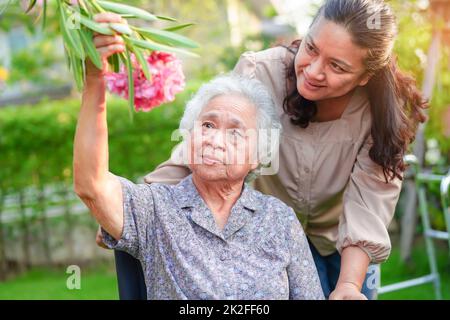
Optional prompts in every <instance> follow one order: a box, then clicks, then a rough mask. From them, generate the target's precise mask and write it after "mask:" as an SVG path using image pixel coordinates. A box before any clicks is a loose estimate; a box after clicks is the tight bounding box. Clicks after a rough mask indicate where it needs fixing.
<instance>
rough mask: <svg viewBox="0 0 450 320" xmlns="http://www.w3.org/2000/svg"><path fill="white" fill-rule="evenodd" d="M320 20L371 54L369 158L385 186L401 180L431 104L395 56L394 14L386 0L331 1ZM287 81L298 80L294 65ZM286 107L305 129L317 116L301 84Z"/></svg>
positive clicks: (296, 44) (294, 46)
mask: <svg viewBox="0 0 450 320" xmlns="http://www.w3.org/2000/svg"><path fill="white" fill-rule="evenodd" d="M374 14H377V15H378V17H379V20H378V24H377V26H376V27H374V28H369V27H368V21H370V20H371V19H372V17H373V16H374ZM321 16H323V17H324V18H325V19H327V20H329V21H332V22H334V23H336V24H339V25H341V26H344V27H345V28H346V29H347V30H348V32H349V33H350V35H351V36H352V39H353V41H354V43H355V44H356V45H358V46H360V47H361V48H366V49H367V50H368V54H367V56H366V58H365V60H364V65H365V67H366V72H367V73H368V74H369V75H370V76H371V78H370V80H369V82H368V83H367V85H366V87H367V91H368V97H369V101H370V110H371V116H372V128H371V135H372V140H373V145H372V146H371V148H370V150H369V156H370V158H371V159H372V160H373V161H374V162H375V163H377V164H379V165H380V166H381V167H382V168H383V173H384V177H385V179H386V182H388V181H389V180H392V179H394V178H395V177H397V178H399V179H402V172H403V171H404V170H405V169H406V165H405V163H404V161H403V156H404V155H405V153H406V151H407V148H408V146H409V144H410V143H411V142H412V141H414V138H415V133H416V130H417V126H418V123H419V122H424V121H425V120H426V116H425V114H424V109H425V108H427V106H428V103H427V101H425V100H424V99H423V96H422V94H421V92H420V91H419V90H418V89H417V87H416V83H415V80H414V79H413V78H412V77H411V76H409V75H407V74H405V73H403V72H402V71H401V70H400V69H399V67H398V64H397V60H396V57H395V56H394V55H393V54H392V48H393V45H394V41H395V37H396V34H397V26H396V21H395V20H396V19H395V15H394V13H393V12H392V10H391V8H390V7H389V6H388V5H387V4H385V3H384V2H383V1H381V0H351V1H350V0H326V2H325V4H324V5H323V6H322V7H321V8H320V9H319V11H318V13H317V15H316V16H315V18H314V20H313V22H312V24H314V23H315V22H316V21H317V19H318V18H319V17H321ZM300 43H301V40H296V41H294V42H293V43H292V44H291V45H290V46H289V47H287V49H288V50H289V51H291V52H292V53H293V54H294V55H295V54H297V51H298V49H299V47H300ZM287 77H288V81H291V82H293V83H296V82H297V81H296V80H297V79H296V74H295V69H294V61H292V63H291V65H289V66H288V72H287ZM283 108H284V111H285V112H286V113H287V114H288V115H290V118H291V122H292V124H294V125H298V126H300V127H302V128H306V127H307V126H308V125H309V122H310V121H311V119H312V118H313V117H314V116H315V115H316V113H317V106H316V104H315V102H314V101H310V100H308V99H305V98H304V97H302V96H301V95H300V94H299V93H298V90H297V88H296V86H294V88H293V90H292V91H291V92H288V95H287V96H286V98H285V99H284V102H283Z"/></svg>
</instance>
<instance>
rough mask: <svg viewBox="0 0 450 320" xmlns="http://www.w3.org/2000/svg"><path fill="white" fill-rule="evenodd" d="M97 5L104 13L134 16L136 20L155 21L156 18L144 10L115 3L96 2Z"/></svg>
mask: <svg viewBox="0 0 450 320" xmlns="http://www.w3.org/2000/svg"><path fill="white" fill-rule="evenodd" d="M97 3H98V4H99V5H100V6H102V7H103V9H105V10H106V11H112V12H116V13H119V14H131V15H134V16H136V17H137V18H140V19H143V20H147V21H155V20H156V19H157V18H156V16H155V15H153V14H151V13H150V12H147V11H145V10H142V9H139V8H136V7H132V6H129V5H126V4H121V3H115V2H110V1H103V0H101V1H100V0H98V1H97Z"/></svg>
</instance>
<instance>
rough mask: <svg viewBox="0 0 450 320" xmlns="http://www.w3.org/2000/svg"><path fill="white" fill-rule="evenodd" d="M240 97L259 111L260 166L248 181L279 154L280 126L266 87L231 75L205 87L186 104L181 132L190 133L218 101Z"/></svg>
mask: <svg viewBox="0 0 450 320" xmlns="http://www.w3.org/2000/svg"><path fill="white" fill-rule="evenodd" d="M230 94H238V95H240V96H242V97H244V98H246V99H248V100H249V101H250V102H251V103H252V104H253V105H254V106H255V108H256V112H257V129H258V130H257V131H258V159H259V162H260V164H259V166H258V168H257V169H255V170H253V171H251V172H250V173H249V175H248V176H247V178H246V180H247V181H249V180H252V179H254V178H255V177H256V176H258V175H259V174H260V170H261V166H264V165H268V164H269V163H270V162H271V161H272V160H273V157H274V156H275V154H277V151H278V146H279V141H280V133H281V122H280V119H279V117H278V115H277V113H276V106H275V103H274V101H273V100H272V97H271V94H270V93H269V91H268V90H267V88H266V87H265V85H264V84H262V83H261V82H260V81H258V80H256V79H251V78H248V77H244V76H241V75H238V74H235V73H228V74H224V75H220V76H217V77H215V78H213V79H212V80H211V81H209V82H208V83H206V84H204V85H202V86H201V87H200V89H199V90H198V91H197V92H196V93H195V94H194V96H193V97H192V98H191V100H190V101H189V102H188V103H187V104H186V109H185V111H184V114H183V117H182V118H181V121H180V129H181V130H187V131H191V130H192V129H193V128H194V124H195V121H196V120H197V119H198V117H199V115H200V113H201V112H202V110H203V108H204V107H206V105H207V104H208V103H209V102H210V101H211V100H212V99H213V98H215V97H218V96H222V95H230Z"/></svg>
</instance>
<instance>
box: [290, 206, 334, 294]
mask: <svg viewBox="0 0 450 320" xmlns="http://www.w3.org/2000/svg"><path fill="white" fill-rule="evenodd" d="M289 210H290V214H289V216H288V226H287V229H288V232H287V243H288V246H289V252H290V256H291V258H290V263H289V265H288V268H287V274H288V279H289V299H290V300H324V299H325V297H324V295H323V290H322V285H321V284H320V279H319V275H318V273H317V268H316V265H315V263H314V259H313V257H312V253H311V249H310V248H309V244H308V240H307V239H306V235H305V232H304V231H303V228H302V226H301V224H300V221H298V219H297V217H296V215H295V213H294V211H293V210H292V209H291V208H289Z"/></svg>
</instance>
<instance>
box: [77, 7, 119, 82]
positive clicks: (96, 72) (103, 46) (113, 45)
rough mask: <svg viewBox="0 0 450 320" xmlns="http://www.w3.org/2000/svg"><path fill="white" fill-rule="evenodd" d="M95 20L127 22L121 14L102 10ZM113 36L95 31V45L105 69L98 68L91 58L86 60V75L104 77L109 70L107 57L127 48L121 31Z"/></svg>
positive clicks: (102, 22)
mask: <svg viewBox="0 0 450 320" xmlns="http://www.w3.org/2000/svg"><path fill="white" fill-rule="evenodd" d="M94 20H95V21H96V22H98V23H100V24H102V25H107V24H108V23H123V24H127V21H126V20H125V19H123V18H122V17H121V16H120V15H118V14H116V13H112V12H102V13H99V14H96V15H95V16H94ZM116 33H117V34H114V35H112V36H109V35H104V34H100V33H97V32H95V33H94V39H93V40H94V45H95V47H96V48H97V51H98V52H99V54H100V57H101V59H102V62H103V69H102V70H100V69H98V68H97V67H96V66H95V65H94V64H93V63H92V62H91V61H90V60H89V59H87V60H86V75H87V76H88V77H103V75H104V73H105V72H106V71H107V70H108V62H107V59H108V57H109V56H111V55H113V54H115V53H120V52H123V51H124V50H125V44H124V42H123V39H122V37H120V35H119V33H118V32H116Z"/></svg>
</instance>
